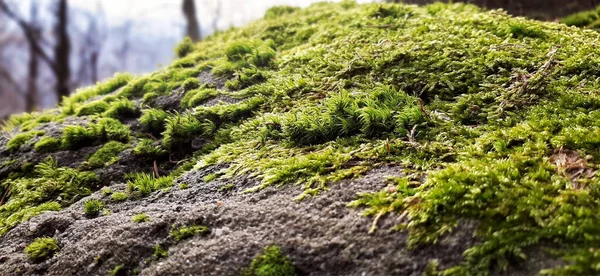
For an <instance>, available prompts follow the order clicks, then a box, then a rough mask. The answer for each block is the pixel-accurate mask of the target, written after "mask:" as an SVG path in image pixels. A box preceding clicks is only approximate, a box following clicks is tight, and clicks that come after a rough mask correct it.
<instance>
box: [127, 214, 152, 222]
mask: <svg viewBox="0 0 600 276" xmlns="http://www.w3.org/2000/svg"><path fill="white" fill-rule="evenodd" d="M131 220H132V221H133V222H136V223H142V222H147V221H150V217H149V216H148V215H146V214H145V213H141V214H137V215H135V216H133V217H132V218H131Z"/></svg>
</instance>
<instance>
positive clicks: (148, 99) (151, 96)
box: [142, 92, 160, 105]
mask: <svg viewBox="0 0 600 276" xmlns="http://www.w3.org/2000/svg"><path fill="white" fill-rule="evenodd" d="M159 96H160V94H158V93H156V92H148V93H146V94H144V97H143V98H142V103H143V104H146V105H150V104H152V102H153V101H154V100H155V99H156V98H158V97H159Z"/></svg>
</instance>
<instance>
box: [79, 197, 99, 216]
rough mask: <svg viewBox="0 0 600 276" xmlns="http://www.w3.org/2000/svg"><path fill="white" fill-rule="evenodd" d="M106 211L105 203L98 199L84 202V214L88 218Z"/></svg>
mask: <svg viewBox="0 0 600 276" xmlns="http://www.w3.org/2000/svg"><path fill="white" fill-rule="evenodd" d="M103 209H104V203H102V201H100V200H97V199H90V200H87V201H86V202H84V204H83V212H84V213H85V214H86V215H88V216H97V215H98V214H100V211H102V210H103Z"/></svg>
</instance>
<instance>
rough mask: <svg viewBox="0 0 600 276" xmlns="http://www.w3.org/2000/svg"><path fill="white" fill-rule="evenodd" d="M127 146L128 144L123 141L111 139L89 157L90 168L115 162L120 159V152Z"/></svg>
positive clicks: (87, 164)
mask: <svg viewBox="0 0 600 276" xmlns="http://www.w3.org/2000/svg"><path fill="white" fill-rule="evenodd" d="M126 148H128V146H127V145H125V144H123V143H121V142H117V141H110V142H108V143H106V144H104V146H102V147H101V148H99V149H98V150H97V151H96V152H95V153H94V154H92V155H90V157H88V159H87V162H86V166H88V167H89V168H99V167H104V166H108V165H111V164H114V163H116V162H118V161H119V160H120V158H119V153H121V152H122V151H123V150H125V149H126Z"/></svg>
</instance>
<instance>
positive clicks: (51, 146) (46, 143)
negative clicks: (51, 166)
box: [34, 136, 62, 153]
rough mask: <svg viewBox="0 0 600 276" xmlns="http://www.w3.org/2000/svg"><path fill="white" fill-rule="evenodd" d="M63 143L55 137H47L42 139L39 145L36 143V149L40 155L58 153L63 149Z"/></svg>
mask: <svg viewBox="0 0 600 276" xmlns="http://www.w3.org/2000/svg"><path fill="white" fill-rule="evenodd" d="M61 146H62V142H61V140H60V139H56V138H54V137H49V136H45V137H42V139H40V140H39V141H38V142H37V143H35V145H34V148H35V150H36V151H37V152H39V153H50V152H56V151H59V150H60V149H61Z"/></svg>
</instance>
